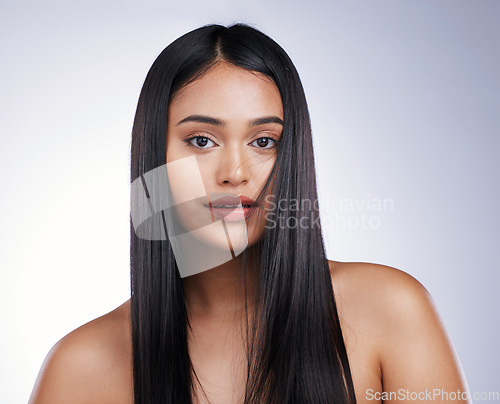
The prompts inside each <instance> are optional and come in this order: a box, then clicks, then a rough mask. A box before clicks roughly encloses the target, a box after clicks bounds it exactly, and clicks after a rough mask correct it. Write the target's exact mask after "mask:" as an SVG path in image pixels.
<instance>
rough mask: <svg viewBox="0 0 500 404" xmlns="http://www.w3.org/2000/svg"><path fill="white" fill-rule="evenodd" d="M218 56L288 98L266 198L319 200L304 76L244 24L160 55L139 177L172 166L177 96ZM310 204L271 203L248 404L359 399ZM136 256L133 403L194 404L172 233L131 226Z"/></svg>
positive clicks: (201, 33)
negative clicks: (151, 235) (163, 236)
mask: <svg viewBox="0 0 500 404" xmlns="http://www.w3.org/2000/svg"><path fill="white" fill-rule="evenodd" d="M221 61H222V62H226V63H230V64H232V65H234V66H237V67H240V68H243V69H247V70H249V71H254V72H259V73H262V74H264V75H265V76H267V77H268V78H270V79H271V80H273V82H274V83H275V84H276V86H277V88H278V90H279V92H280V94H281V98H282V103H283V113H284V127H283V134H282V138H281V142H280V144H279V148H278V151H277V157H276V161H275V164H274V166H273V169H272V172H271V175H270V176H269V178H268V180H267V182H266V185H265V189H264V191H263V193H262V194H261V195H263V194H264V193H265V192H267V189H268V188H270V189H271V194H272V195H273V196H274V197H275V198H276V200H277V201H291V200H294V201H299V203H300V201H309V202H311V201H312V202H314V201H317V189H316V178H315V168H314V155H313V146H312V138H311V125H310V118H309V112H308V108H307V103H306V99H305V95H304V90H303V88H302V84H301V81H300V78H299V76H298V73H297V71H296V69H295V67H294V65H293V63H292V61H291V60H290V58H289V57H288V55H287V54H286V52H285V51H284V50H283V49H282V48H281V47H280V46H279V45H278V44H277V43H276V42H275V41H273V40H272V39H271V38H269V37H268V36H266V35H265V34H263V33H262V32H260V31H259V30H257V29H255V28H253V27H250V26H248V25H246V24H234V25H232V26H229V27H224V26H221V25H207V26H204V27H201V28H198V29H195V30H194V31H191V32H189V33H187V34H185V35H183V36H181V37H180V38H178V39H177V40H175V41H174V42H173V43H171V44H170V45H169V46H167V47H166V48H165V49H164V50H163V51H162V52H161V54H160V55H159V56H158V58H157V59H156V60H155V62H154V63H153V65H152V67H151V69H150V71H149V73H148V75H147V77H146V80H145V82H144V85H143V88H142V91H141V94H140V97H139V103H138V106H137V112H136V115H135V120H134V126H133V131H132V146H131V180H132V181H134V180H136V179H137V178H139V177H141V176H143V175H144V174H145V173H147V172H148V171H150V170H152V169H154V168H157V167H159V166H162V165H164V164H165V163H166V131H167V109H168V105H169V101H170V100H171V99H172V97H173V96H174V95H175V94H176V93H177V92H178V91H179V90H180V89H181V88H182V87H183V86H185V85H186V84H187V83H189V82H192V81H193V80H195V79H196V78H198V77H200V75H202V74H203V73H204V72H206V71H207V70H208V69H210V68H211V67H213V66H214V65H216V64H217V63H218V62H221ZM271 178H273V179H276V180H275V181H272V182H271ZM302 206H303V207H304V206H305V208H303V209H300V210H299V209H288V208H287V207H286V206H284V204H281V203H280V204H277V203H275V204H274V207H273V211H272V212H271V213H272V215H271V216H270V217H271V218H275V219H278V218H279V219H280V223H281V224H282V223H285V224H286V225H276V224H277V223H278V222H277V221H276V220H275V221H273V222H274V224H275V225H274V226H266V229H265V232H264V235H263V236H262V238H261V239H260V240H259V241H258V242H257V243H256V245H255V246H254V247H252V251H254V252H256V256H257V257H258V261H256V262H257V267H258V282H257V284H258V289H257V300H256V301H257V309H256V310H255V312H254V319H253V323H252V324H253V325H254V328H253V329H252V330H253V331H251V335H252V338H250V339H248V330H247V347H246V348H247V359H248V363H247V382H246V390H245V397H244V403H277V404H278V403H279V404H282V403H334V402H335V403H348V402H349V403H352V402H355V395H354V387H353V382H352V377H351V373H350V368H349V362H348V358H347V353H346V349H345V345H344V340H343V336H342V331H341V328H340V323H339V318H338V314H337V308H336V304H335V300H334V295H333V288H332V283H331V282H332V280H331V274H330V270H329V266H328V261H327V259H326V255H325V249H324V244H323V237H322V232H321V225H320V222H319V212H318V208H317V204H316V203H308V204H302ZM305 223H307V224H308V225H307V226H303V224H305ZM293 224H295V225H293ZM299 224H300V225H299ZM246 254H247V251H245V252H244V253H243V255H245V257H246ZM130 257H131V262H130V264H131V291H132V295H131V321H132V349H133V381H134V399H135V403H137V404H139V403H140V404H151V403H173V404H178V403H191V402H192V400H193V396H194V394H196V393H195V392H194V387H195V382H196V380H197V376H196V372H195V369H194V367H193V364H192V363H191V360H190V356H189V351H188V342H187V341H188V332H189V329H190V325H189V320H188V313H187V310H186V304H185V300H184V287H183V281H182V278H181V276H180V274H179V272H178V269H177V264H176V261H175V258H174V254H173V251H172V246H171V244H170V242H169V241H168V238H167V240H166V241H161V240H146V239H143V238H140V237H138V236H137V235H136V234H135V232H134V228H133V226H132V224H131V251H130ZM245 260H246V258H245ZM245 260H244V261H245ZM245 262H246V261H245ZM245 301H246V295H245Z"/></svg>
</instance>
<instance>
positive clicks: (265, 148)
mask: <svg viewBox="0 0 500 404" xmlns="http://www.w3.org/2000/svg"><path fill="white" fill-rule="evenodd" d="M198 138H201V139H207V140H209V141H210V142H212V143H215V142H214V141H213V140H212V139H210V138H208V137H207V136H200V135H194V136H190V137H188V138H186V139H184V140H183V141H184V142H185V143H186V146H187V147H194V148H195V149H198V150H208V149H209V147H200V146H195V145H194V144H192V143H191V141H192V140H194V139H198ZM259 139H269V140H271V141H272V142H274V145H273V146H272V147H258V146H256V147H257V149H260V150H273V149H275V148H276V147H278V145H279V144H280V140H276V139H273V138H272V137H269V136H262V137H259V138H257V139H255V140H254V141H252V143H254V142H256V141H257V140H259Z"/></svg>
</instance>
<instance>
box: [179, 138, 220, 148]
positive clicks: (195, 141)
mask: <svg viewBox="0 0 500 404" xmlns="http://www.w3.org/2000/svg"><path fill="white" fill-rule="evenodd" d="M184 142H186V145H187V146H189V147H195V148H198V149H209V148H210V146H211V145H210V144H209V142H210V143H213V145H215V143H214V142H213V141H212V140H210V139H209V138H208V137H205V136H191V137H190V138H188V139H185V140H184ZM207 145H208V146H209V147H206V146H207Z"/></svg>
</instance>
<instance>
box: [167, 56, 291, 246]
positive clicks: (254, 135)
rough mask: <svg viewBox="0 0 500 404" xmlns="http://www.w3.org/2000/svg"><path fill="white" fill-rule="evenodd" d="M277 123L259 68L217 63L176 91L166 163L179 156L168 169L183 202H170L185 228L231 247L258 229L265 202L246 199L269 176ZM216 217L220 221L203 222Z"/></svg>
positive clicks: (274, 101)
mask: <svg viewBox="0 0 500 404" xmlns="http://www.w3.org/2000/svg"><path fill="white" fill-rule="evenodd" d="M282 131H283V105H282V102H281V96H280V93H279V91H278V89H277V87H276V85H275V84H274V82H272V80H271V79H269V78H268V77H266V76H264V75H262V74H260V73H257V72H251V71H248V70H245V69H242V68H238V67H235V66H234V65H231V64H228V63H219V64H217V65H216V66H215V67H214V68H212V69H210V70H209V71H208V72H207V73H205V74H204V75H202V76H201V77H200V78H198V79H197V80H195V81H194V82H192V83H190V84H188V85H187V86H185V87H184V88H182V89H181V90H180V91H179V92H178V93H177V94H176V96H175V97H174V98H173V100H172V101H171V103H170V105H169V109H168V126H167V142H166V144H167V146H166V147H167V150H166V151H167V163H172V162H175V161H176V160H179V161H177V163H174V164H172V165H171V164H167V170H168V175H169V183H170V188H171V192H172V197H173V200H174V202H175V203H180V202H185V203H182V204H179V205H176V207H177V214H178V218H179V221H180V222H181V224H182V226H183V227H184V228H185V229H186V231H190V232H193V231H196V237H197V238H198V239H200V240H201V241H202V242H204V243H206V244H208V245H212V246H214V247H217V248H227V247H228V243H229V245H230V248H231V249H234V250H235V251H236V250H239V251H241V247H243V248H244V247H245V246H250V245H252V244H253V243H255V241H257V240H258V239H259V238H260V237H261V236H262V234H263V231H264V226H265V207H264V206H260V205H259V206H255V205H254V206H252V207H250V208H249V207H248V206H247V205H250V204H252V202H253V201H254V200H255V199H256V198H257V196H258V195H259V193H260V192H261V190H262V189H263V187H264V184H265V182H266V180H267V178H268V177H269V174H270V172H271V170H272V167H273V165H274V162H275V160H276V155H277V142H278V141H279V140H280V139H281V135H282ZM186 157H191V159H185V160H180V159H183V158H186ZM193 157H194V158H193ZM176 164H177V166H176ZM202 195H203V197H201V196H202ZM221 198H225V199H221ZM259 211H260V213H261V214H260V219H259V220H257V218H258V216H259V215H257V213H259ZM221 219H223V225H224V226H218V227H215V226H206V225H207V224H210V223H215V222H219V223H220V221H221Z"/></svg>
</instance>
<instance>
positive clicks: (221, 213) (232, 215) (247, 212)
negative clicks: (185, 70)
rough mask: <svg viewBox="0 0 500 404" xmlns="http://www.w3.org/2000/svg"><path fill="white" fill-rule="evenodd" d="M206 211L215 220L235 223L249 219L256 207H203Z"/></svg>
mask: <svg viewBox="0 0 500 404" xmlns="http://www.w3.org/2000/svg"><path fill="white" fill-rule="evenodd" d="M204 206H205V207H206V208H207V209H210V211H211V212H212V213H213V215H214V217H215V218H216V219H219V220H220V219H224V220H225V221H226V222H237V221H240V220H243V219H246V218H248V217H250V216H251V215H252V214H253V213H254V212H255V210H256V207H254V206H252V207H250V208H243V207H242V208H235V209H228V208H210V207H209V206H207V205H204Z"/></svg>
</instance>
